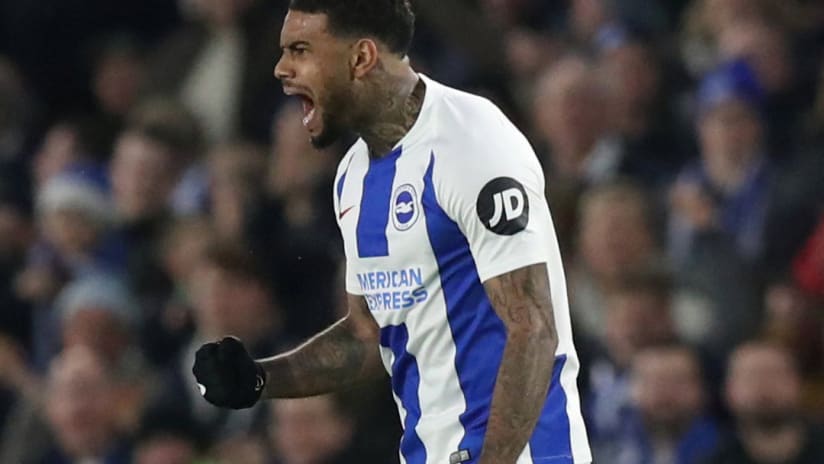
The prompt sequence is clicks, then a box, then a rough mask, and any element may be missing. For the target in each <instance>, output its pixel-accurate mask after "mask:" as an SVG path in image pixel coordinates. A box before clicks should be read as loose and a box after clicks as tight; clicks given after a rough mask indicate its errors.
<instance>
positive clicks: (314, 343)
mask: <svg viewBox="0 0 824 464" xmlns="http://www.w3.org/2000/svg"><path fill="white" fill-rule="evenodd" d="M258 362H259V363H260V364H261V366H262V367H263V370H264V371H265V372H266V379H267V381H266V388H265V390H264V391H263V397H264V398H297V397H304V396H312V395H319V394H323V393H329V392H332V391H336V390H341V389H345V388H348V387H352V386H355V385H358V384H361V383H364V382H367V381H369V380H372V379H375V378H379V377H380V376H381V375H384V374H385V372H384V370H383V366H382V364H381V361H380V354H379V351H378V343H377V341H376V340H371V339H369V338H368V337H364V336H362V335H361V334H359V333H358V330H357V329H356V327H355V326H354V324H353V323H352V322H351V321H350V320H349V318H344V319H341V320H340V321H338V322H337V323H335V324H334V325H332V326H331V327H329V328H328V329H326V330H325V331H323V332H321V333H319V334H318V335H316V336H314V337H312V338H311V339H309V340H308V341H307V342H305V343H304V344H302V345H301V346H299V347H297V348H295V349H294V350H292V351H289V352H287V353H283V354H280V355H277V356H273V357H271V358H266V359H261V360H258Z"/></svg>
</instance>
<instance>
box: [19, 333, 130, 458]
mask: <svg viewBox="0 0 824 464" xmlns="http://www.w3.org/2000/svg"><path fill="white" fill-rule="evenodd" d="M45 401H46V411H47V416H48V422H49V426H50V429H51V431H52V433H53V435H54V438H55V441H54V446H53V447H50V449H48V450H47V451H46V453H45V454H44V456H43V457H42V458H40V459H39V460H36V461H34V462H38V463H41V464H73V463H76V464H82V463H84V462H95V461H98V462H105V463H107V464H120V463H123V464H127V463H129V455H130V445H129V443H128V440H125V439H124V438H123V437H122V436H120V431H119V429H118V427H117V422H116V419H117V407H116V404H117V402H116V401H117V398H116V388H115V380H114V375H113V373H112V371H111V370H110V368H109V367H107V365H106V363H105V362H104V361H103V359H102V358H101V357H100V356H98V355H97V354H95V353H94V352H93V351H91V350H90V349H87V348H83V347H76V348H73V349H70V350H68V351H66V352H64V353H63V354H61V355H60V356H59V357H58V358H57V359H56V360H55V362H54V363H53V365H52V366H51V368H50V369H49V379H48V385H47V387H46V397H45Z"/></svg>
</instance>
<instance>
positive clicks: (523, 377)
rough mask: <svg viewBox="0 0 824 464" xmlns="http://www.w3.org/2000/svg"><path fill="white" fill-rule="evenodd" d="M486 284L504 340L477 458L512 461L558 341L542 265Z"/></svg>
mask: <svg viewBox="0 0 824 464" xmlns="http://www.w3.org/2000/svg"><path fill="white" fill-rule="evenodd" d="M484 286H485V288H486V291H487V294H488V295H489V298H490V301H491V302H492V306H493V307H494V308H495V311H496V312H497V313H498V316H499V317H500V318H501V320H502V321H503V323H504V325H505V326H506V329H507V341H506V347H505V348H504V353H503V358H502V359H501V366H500V368H499V369H498V377H497V380H496V382H495V391H494V394H493V397H492V405H491V408H490V413H489V420H488V424H487V431H486V437H485V439H484V445H483V450H482V452H481V460H480V462H481V463H483V464H488V463H496V464H498V463H500V464H514V463H515V461H516V460H517V459H518V455H519V454H520V453H521V451H522V450H523V449H524V447H525V446H526V444H527V442H528V441H529V438H530V437H531V436H532V432H533V430H534V428H535V424H536V423H537V421H538V417H539V416H540V414H541V411H542V410H543V404H544V402H545V401H546V395H547V392H548V391H549V384H550V381H551V378H552V369H553V363H554V359H555V348H556V347H557V345H558V336H557V333H556V330H555V318H554V316H553V313H552V302H551V298H550V289H549V278H548V277H547V271H546V265H544V264H536V265H532V266H527V267H524V268H521V269H518V270H516V271H512V272H510V273H508V274H505V275H502V276H499V277H496V278H494V279H490V280H489V281H487V282H486V283H485V284H484Z"/></svg>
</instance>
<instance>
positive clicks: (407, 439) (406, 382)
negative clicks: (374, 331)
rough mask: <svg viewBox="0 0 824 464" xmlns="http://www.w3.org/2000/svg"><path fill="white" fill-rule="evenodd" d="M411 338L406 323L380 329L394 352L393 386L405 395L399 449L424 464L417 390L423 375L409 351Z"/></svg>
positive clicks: (416, 463) (409, 461)
mask: <svg viewBox="0 0 824 464" xmlns="http://www.w3.org/2000/svg"><path fill="white" fill-rule="evenodd" d="M408 342H409V331H408V330H407V328H406V324H401V325H395V326H387V327H383V328H382V329H381V345H382V346H385V347H387V348H390V349H391V350H392V353H393V354H394V355H395V360H394V361H393V362H392V390H393V391H394V392H395V394H396V395H398V398H403V400H402V402H403V407H404V409H406V419H405V420H404V423H403V430H404V432H403V438H401V446H400V451H401V454H402V455H403V457H404V459H406V462H407V464H425V463H426V448H425V447H424V444H423V442H422V441H421V439H420V437H419V436H418V432H417V431H416V430H415V427H417V426H418V421H419V420H420V419H421V400H420V396H419V393H418V389H419V388H420V384H421V375H420V371H419V370H418V360H417V359H415V356H413V355H411V354H410V353H409V352H408V351H406V345H407V343H408Z"/></svg>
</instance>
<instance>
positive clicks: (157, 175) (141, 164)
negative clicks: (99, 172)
mask: <svg viewBox="0 0 824 464" xmlns="http://www.w3.org/2000/svg"><path fill="white" fill-rule="evenodd" d="M172 156H173V155H172V154H170V153H169V152H168V151H166V149H165V148H163V147H162V146H160V145H159V144H157V143H155V142H154V141H152V140H150V139H147V138H145V137H143V136H141V135H138V134H133V133H126V134H124V135H122V136H121V137H120V139H119V140H118V142H117V144H116V147H115V152H114V157H113V159H112V163H111V166H110V170H111V177H112V190H113V193H114V201H115V206H116V208H117V210H118V213H119V214H120V216H121V217H122V218H123V219H125V220H127V221H133V220H138V219H142V218H145V217H151V216H153V215H154V214H157V213H158V212H160V211H162V210H163V209H164V208H165V207H166V204H167V202H168V199H169V195H170V194H171V192H172V190H173V189H174V186H175V183H176V180H177V178H176V170H175V169H174V166H173V162H172Z"/></svg>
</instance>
